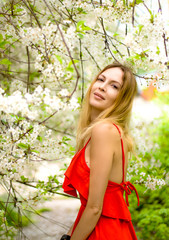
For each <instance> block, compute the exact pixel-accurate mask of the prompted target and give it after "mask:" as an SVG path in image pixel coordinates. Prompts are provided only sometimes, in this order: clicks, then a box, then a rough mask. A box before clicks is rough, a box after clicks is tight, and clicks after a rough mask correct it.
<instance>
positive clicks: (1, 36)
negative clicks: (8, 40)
mask: <svg viewBox="0 0 169 240" xmlns="http://www.w3.org/2000/svg"><path fill="white" fill-rule="evenodd" d="M2 40H3V35H2V34H0V42H1V41H2Z"/></svg>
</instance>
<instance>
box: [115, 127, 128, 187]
mask: <svg viewBox="0 0 169 240" xmlns="http://www.w3.org/2000/svg"><path fill="white" fill-rule="evenodd" d="M113 125H114V126H115V127H116V128H117V130H118V132H119V134H120V139H121V148H122V171H123V180H122V183H123V182H124V166H125V155H124V147H123V139H122V137H121V132H120V129H119V128H118V127H117V125H116V124H114V123H113Z"/></svg>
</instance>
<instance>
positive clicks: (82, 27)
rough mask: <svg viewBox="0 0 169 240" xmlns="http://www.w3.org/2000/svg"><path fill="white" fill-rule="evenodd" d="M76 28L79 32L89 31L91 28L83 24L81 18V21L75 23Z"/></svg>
mask: <svg viewBox="0 0 169 240" xmlns="http://www.w3.org/2000/svg"><path fill="white" fill-rule="evenodd" d="M76 29H77V31H78V32H81V31H90V30H91V28H90V27H88V26H86V25H85V21H84V20H81V21H79V22H78V23H77V25H76Z"/></svg>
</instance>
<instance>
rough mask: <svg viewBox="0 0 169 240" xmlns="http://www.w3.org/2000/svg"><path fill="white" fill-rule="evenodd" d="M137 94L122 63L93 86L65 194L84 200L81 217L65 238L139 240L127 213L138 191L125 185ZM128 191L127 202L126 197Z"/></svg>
mask: <svg viewBox="0 0 169 240" xmlns="http://www.w3.org/2000/svg"><path fill="white" fill-rule="evenodd" d="M136 93H137V84H136V79H135V77H134V75H133V73H132V71H131V70H130V69H129V68H128V67H126V66H125V65H122V64H120V63H116V62H115V63H113V64H110V65H108V66H106V67H105V68H104V69H103V70H102V71H100V72H99V74H98V75H97V76H96V78H95V79H94V81H93V82H92V83H91V85H90V87H89V89H88V91H87V93H86V96H85V98H84V101H83V104H82V109H81V112H80V119H79V124H78V128H77V139H76V140H77V145H76V147H77V149H76V150H77V153H76V154H75V156H74V157H73V159H72V161H71V163H70V165H69V167H68V169H67V170H66V172H65V179H64V183H63V186H62V187H63V189H64V192H65V193H67V194H69V195H72V196H75V197H77V192H76V190H77V191H78V193H79V196H80V201H81V207H80V209H79V212H78V215H77V218H76V220H75V222H74V224H73V225H72V227H71V228H70V230H69V231H68V233H67V234H64V235H63V236H62V238H61V239H62V240H65V239H71V240H84V239H88V240H108V239H112V240H122V239H123V240H136V239H137V237H136V234H135V231H134V228H133V225H132V222H131V215H130V212H129V210H128V205H129V203H128V195H129V194H130V193H131V191H132V190H134V191H135V192H136V195H137V198H138V205H139V197H138V193H137V190H136V189H135V187H134V186H133V185H132V184H131V183H130V182H128V181H126V175H127V165H128V153H129V152H132V151H133V143H132V139H131V137H130V136H129V132H128V131H129V130H128V126H129V121H130V115H131V110H132V104H133V99H134V97H135V95H136ZM124 192H125V198H124V197H123V193H124Z"/></svg>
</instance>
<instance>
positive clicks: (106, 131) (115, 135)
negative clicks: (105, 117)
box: [91, 122, 121, 141]
mask: <svg viewBox="0 0 169 240" xmlns="http://www.w3.org/2000/svg"><path fill="white" fill-rule="evenodd" d="M120 131H121V130H120ZM91 136H92V137H93V139H102V140H103V141H104V140H105V139H108V140H111V141H119V139H120V134H119V132H118V130H117V128H116V127H115V126H114V125H113V123H111V122H101V123H98V124H96V125H95V126H94V127H93V129H92V132H91Z"/></svg>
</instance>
